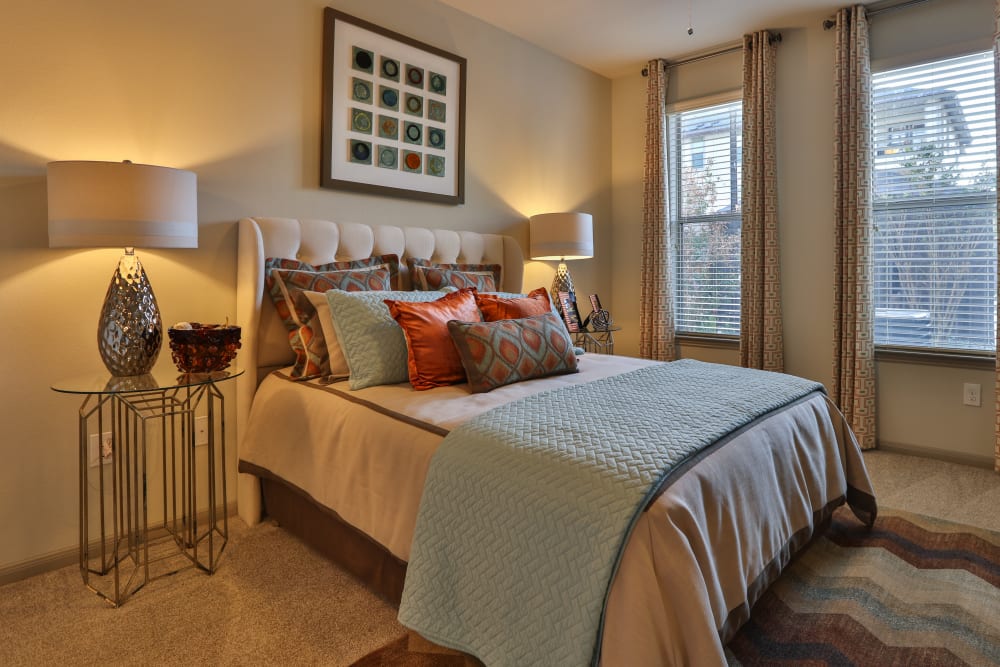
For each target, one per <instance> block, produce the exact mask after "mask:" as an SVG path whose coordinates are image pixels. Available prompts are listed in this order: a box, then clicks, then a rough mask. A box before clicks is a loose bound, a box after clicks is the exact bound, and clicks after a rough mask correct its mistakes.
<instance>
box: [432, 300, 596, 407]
mask: <svg viewBox="0 0 1000 667" xmlns="http://www.w3.org/2000/svg"><path fill="white" fill-rule="evenodd" d="M448 330H449V332H450V333H451V339H452V341H454V343H455V348H456V349H457V350H458V356H459V358H460V359H461V360H462V366H463V367H464V368H465V374H466V376H467V377H468V379H469V390H470V391H472V392H473V393H482V392H485V391H492V390H493V389H496V388H497V387H502V386H503V385H506V384H512V383H514V382H521V381H522V380H530V379H532V378H540V377H545V376H548V375H562V374H564V373H577V372H578V371H579V369H578V368H577V365H576V355H575V354H574V353H573V341H571V340H570V338H569V333H568V332H567V331H566V326H565V325H564V324H563V323H562V320H560V319H559V318H558V317H556V315H555V314H554V313H551V312H548V313H545V314H543V315H534V316H532V317H525V318H521V319H517V320H499V321H496V322H475V323H471V324H467V323H463V322H455V321H452V322H449V323H448Z"/></svg>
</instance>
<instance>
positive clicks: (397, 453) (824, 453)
mask: <svg viewBox="0 0 1000 667" xmlns="http://www.w3.org/2000/svg"><path fill="white" fill-rule="evenodd" d="M650 363H652V362H648V361H645V360H640V359H633V358H628V357H615V356H605V355H585V356H583V357H582V358H581V360H580V370H581V372H580V373H578V374H573V375H562V376H556V377H552V378H545V379H541V380H532V381H530V382H522V383H518V384H514V385H508V386H506V387H502V388H500V389H497V390H494V391H492V392H490V393H487V394H469V393H468V391H467V389H466V388H465V386H464V385H456V386H452V387H441V388H437V389H433V390H430V391H423V392H417V391H414V390H413V389H411V388H410V385H409V384H405V383H404V384H400V385H390V386H380V387H370V388H368V389H363V390H359V391H350V390H349V389H348V388H347V385H346V383H345V382H340V383H335V384H332V385H329V386H325V387H324V386H321V385H319V384H318V383H316V382H315V381H314V382H308V383H296V382H291V381H289V380H287V379H286V378H285V377H284V376H282V375H281V374H274V375H272V376H269V377H268V378H266V379H265V380H264V382H263V383H262V384H261V386H260V388H259V389H258V391H257V394H256V396H255V398H254V404H253V408H252V410H251V413H250V419H249V425H248V429H247V435H246V437H245V438H244V440H243V443H242V447H241V460H242V461H246V462H248V463H251V464H253V465H254V466H256V467H258V468H262V469H264V470H267V471H268V472H269V473H270V474H271V475H273V476H274V477H276V478H278V479H280V480H283V481H285V482H286V483H289V484H292V485H293V486H295V487H297V488H298V489H300V490H301V491H303V492H305V493H307V494H308V495H309V496H310V497H311V498H312V499H313V500H315V501H316V502H318V503H320V504H322V505H324V506H326V507H328V508H330V509H332V510H333V511H335V512H337V514H339V515H340V517H341V518H343V519H344V520H345V521H347V522H348V523H350V524H352V525H353V526H355V527H356V528H358V529H360V530H362V531H364V532H365V533H366V534H368V535H370V536H371V537H373V538H374V539H375V540H376V541H378V542H379V543H380V544H382V545H383V546H384V547H385V548H386V549H387V550H388V551H390V552H391V553H392V554H394V555H395V556H397V557H399V558H401V559H403V560H407V559H408V556H409V550H410V542H411V540H412V536H413V529H414V525H415V521H416V514H417V508H418V505H419V502H420V496H421V492H422V488H423V481H424V478H425V476H426V472H427V468H428V466H429V465H430V459H431V456H432V455H433V453H434V450H435V449H436V447H437V445H438V443H439V442H440V441H441V439H442V438H443V437H444V435H445V434H446V433H447V432H448V430H450V429H451V428H453V427H454V426H456V425H457V424H460V423H462V422H463V421H465V420H467V419H469V418H471V417H473V416H475V415H477V414H479V413H481V412H483V411H485V410H487V409H489V408H491V407H493V406H496V405H499V404H501V403H503V402H506V401H510V400H514V399H517V398H521V397H524V396H529V395H531V394H535V393H538V392H541V391H545V390H548V389H552V388H555V387H560V386H565V385H568V384H575V383H580V382H588V381H591V380H594V379H597V378H600V377H605V376H608V375H612V374H616V373H620V372H625V371H628V370H632V369H635V368H639V367H641V366H644V365H648V364H650ZM848 484H850V485H851V486H853V487H854V488H855V489H856V490H858V491H860V492H861V493H863V494H868V495H873V494H872V490H871V486H870V483H869V481H868V477H867V473H866V471H865V468H864V462H863V460H862V458H861V454H860V451H859V449H858V447H857V444H856V442H855V441H854V438H853V435H852V434H851V433H850V429H848V428H847V426H846V424H845V422H844V420H843V417H842V416H841V415H840V413H839V412H838V411H837V410H836V408H834V407H833V406H832V404H830V402H829V401H828V400H827V399H826V398H825V397H824V396H822V395H819V394H817V395H814V396H812V397H809V398H807V399H805V400H803V401H801V402H799V403H796V404H794V405H792V406H790V407H788V408H786V409H784V410H782V411H779V412H777V413H775V414H773V415H771V416H769V417H767V418H765V419H763V420H761V421H759V422H758V423H756V424H755V425H754V426H753V427H752V428H749V429H747V430H745V431H743V432H741V433H740V434H738V435H736V436H735V437H734V438H732V439H731V440H730V441H729V442H728V443H727V444H725V445H724V446H721V447H717V448H714V449H712V450H709V451H708V452H707V454H706V455H704V456H703V457H702V458H701V459H700V460H699V461H698V462H697V463H696V464H695V465H694V466H693V467H692V468H691V469H690V470H688V471H687V472H685V473H684V474H683V475H681V476H679V477H678V478H677V479H676V481H674V482H673V483H672V484H671V485H670V486H669V487H668V488H667V489H666V490H665V492H664V493H663V494H662V495H661V496H660V497H659V498H658V499H657V500H656V501H655V502H654V503H653V505H652V506H651V507H650V508H649V509H648V510H647V511H646V512H645V513H644V514H643V515H642V517H641V519H640V521H639V522H638V524H637V526H636V529H635V531H634V533H633V535H632V538H631V539H630V541H629V544H628V545H627V546H626V549H625V553H624V555H623V559H622V563H621V567H620V569H619V572H618V574H617V575H616V578H615V581H614V582H613V585H612V590H611V595H610V598H609V605H608V612H607V620H606V628H605V633H604V638H603V645H602V662H603V664H605V665H634V664H649V665H652V664H678V665H680V664H714V663H717V664H724V662H725V661H724V657H723V653H722V639H720V629H721V630H722V634H723V638H728V635H729V634H730V633H731V631H733V630H735V627H738V623H739V622H742V620H743V619H744V618H745V615H746V612H747V610H748V607H749V604H752V602H753V600H754V599H755V596H756V594H757V593H758V592H759V590H760V589H761V588H762V587H763V586H766V584H767V583H769V582H770V580H771V579H773V577H774V576H776V574H777V572H778V571H779V570H780V567H781V566H783V565H784V563H785V562H787V558H788V557H789V556H790V551H789V549H788V547H789V545H790V544H792V545H793V546H794V545H796V544H798V543H801V542H802V541H803V540H805V539H807V538H808V537H809V536H810V535H811V532H812V531H811V529H812V526H813V522H814V519H815V517H816V516H817V513H820V512H822V511H824V510H829V508H830V506H831V503H834V502H835V501H837V500H838V499H840V498H842V497H843V496H844V495H845V494H846V492H847V486H848ZM748 591H749V593H748ZM727 620H728V624H727Z"/></svg>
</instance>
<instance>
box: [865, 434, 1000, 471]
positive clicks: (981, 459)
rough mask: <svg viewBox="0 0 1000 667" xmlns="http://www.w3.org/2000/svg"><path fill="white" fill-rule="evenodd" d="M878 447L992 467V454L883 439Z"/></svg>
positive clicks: (976, 465) (902, 452)
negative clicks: (967, 452)
mask: <svg viewBox="0 0 1000 667" xmlns="http://www.w3.org/2000/svg"><path fill="white" fill-rule="evenodd" d="M878 449H879V450H881V451H884V452H893V453H895V454H912V455H913V456H922V457H924V458H928V459H935V460H937V461H946V462H948V463H961V464H962V465H967V466H973V467H976V468H989V469H990V470H992V469H993V457H992V456H981V455H979V454H965V453H962V452H954V451H951V450H947V449H937V448H936V447H920V446H918V445H904V444H901V443H898V442H886V441H885V440H879V441H878Z"/></svg>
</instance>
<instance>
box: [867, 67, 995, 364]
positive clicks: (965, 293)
mask: <svg viewBox="0 0 1000 667" xmlns="http://www.w3.org/2000/svg"><path fill="white" fill-rule="evenodd" d="M872 84H873V114H874V123H873V137H872V138H873V152H874V165H873V166H874V169H873V174H872V176H873V182H874V183H873V185H874V199H873V204H874V218H875V219H874V223H875V234H874V243H873V254H874V269H875V343H876V344H877V345H881V346H897V347H911V348H928V349H934V350H941V351H947V350H955V351H963V352H969V351H973V352H976V351H981V352H986V351H991V352H992V351H993V350H994V347H995V331H996V260H997V251H996V118H995V111H994V89H993V54H992V52H988V53H980V54H974V55H971V56H963V57H961V58H950V59H947V60H940V61H937V62H933V63H930V64H926V65H919V66H915V67H906V68H902V69H895V70H891V71H887V72H883V73H880V74H875V75H874V76H873V77H872Z"/></svg>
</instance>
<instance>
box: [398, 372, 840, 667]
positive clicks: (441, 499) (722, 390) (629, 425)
mask: <svg viewBox="0 0 1000 667" xmlns="http://www.w3.org/2000/svg"><path fill="white" fill-rule="evenodd" d="M816 390H822V385H819V384H818V383H815V382H812V381H809V380H804V379H802V378H797V377H793V376H788V375H781V374H776V373H768V372H764V371H756V370H748V369H742V368H737V367H733V366H721V365H716V364H706V363H702V362H697V361H692V360H682V361H676V362H672V363H666V364H658V365H655V366H650V367H647V368H641V369H639V370H635V371H631V372H628V373H625V374H623V375H619V376H614V377H611V378H607V379H605V380H599V381H595V382H591V383H588V384H583V385H578V386H574V387H567V388H563V389H556V390H553V391H549V392H545V393H542V394H538V395H535V396H531V397H527V398H524V399H521V400H518V401H515V402H513V403H509V404H507V405H504V406H501V407H499V408H497V409H495V410H492V411H490V412H487V413H485V414H483V415H481V416H479V417H477V418H474V419H472V420H471V421H469V422H467V423H465V424H463V425H462V426H460V427H458V428H457V429H455V430H454V431H452V432H451V433H450V434H449V435H448V436H447V437H446V438H445V439H444V441H443V442H442V443H441V445H440V447H439V449H438V451H437V452H436V453H435V455H434V458H433V460H432V462H431V466H430V470H429V471H428V475H427V482H426V486H425V488H424V494H423V499H422V500H421V505H420V510H419V514H418V517H417V526H416V532H415V535H414V541H413V548H412V551H411V556H410V562H409V567H408V570H407V575H406V585H405V589H404V591H403V600H402V604H401V605H400V610H399V620H400V621H401V622H402V623H403V624H404V625H406V626H408V627H410V628H412V629H413V630H416V631H417V632H419V633H420V634H422V635H424V636H425V637H427V638H429V639H431V640H433V641H436V642H438V643H440V644H443V645H447V646H451V647H453V648H457V649H461V650H464V651H467V652H469V653H472V654H474V655H476V656H478V657H479V658H480V659H481V660H482V661H483V662H485V663H486V664H487V665H489V666H490V667H492V666H493V665H519V666H520V665H547V666H548V665H573V666H580V665H587V664H589V663H591V662H595V663H596V661H597V660H598V658H599V655H598V653H599V648H598V647H599V646H600V635H601V628H602V624H603V613H604V606H605V601H606V596H607V593H608V590H609V588H610V584H611V580H612V577H613V575H614V572H615V570H616V568H617V565H618V561H619V559H620V556H621V552H622V550H623V548H624V545H625V542H626V540H627V538H628V535H629V533H630V531H631V529H632V526H633V525H634V523H635V521H636V520H637V519H638V516H639V514H640V513H641V512H642V510H643V508H644V507H645V506H646V504H647V502H648V500H649V499H650V498H652V497H653V495H654V494H655V493H656V491H657V489H658V487H659V486H660V483H661V482H662V481H663V480H664V479H665V478H666V476H667V475H668V474H669V473H670V471H671V470H672V469H673V468H674V467H675V466H677V465H678V464H681V463H683V462H684V461H685V460H686V459H687V458H688V457H690V456H692V455H694V454H696V453H697V452H699V451H700V450H702V449H704V448H705V447H707V446H709V445H711V444H712V443H714V442H716V441H718V440H719V439H721V438H724V437H725V436H726V435H728V434H730V433H732V432H733V431H735V430H737V429H739V428H740V427H742V426H744V425H746V424H748V423H750V422H751V421H752V420H754V419H755V418H757V417H761V416H763V415H766V414H767V413H769V412H771V411H773V410H775V409H777V408H780V407H783V406H785V405H787V404H789V403H791V402H794V401H795V400H797V399H799V398H801V397H803V396H805V395H807V394H809V393H810V392H813V391H816Z"/></svg>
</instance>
